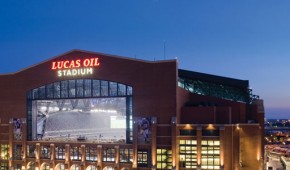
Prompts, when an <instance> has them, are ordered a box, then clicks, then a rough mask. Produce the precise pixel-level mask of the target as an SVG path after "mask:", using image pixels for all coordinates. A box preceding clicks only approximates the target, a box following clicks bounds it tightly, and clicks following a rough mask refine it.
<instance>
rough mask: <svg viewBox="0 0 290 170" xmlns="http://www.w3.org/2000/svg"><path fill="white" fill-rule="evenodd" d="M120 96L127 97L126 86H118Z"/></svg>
mask: <svg viewBox="0 0 290 170" xmlns="http://www.w3.org/2000/svg"><path fill="white" fill-rule="evenodd" d="M118 95H119V96H125V95H126V86H125V85H124V84H118Z"/></svg>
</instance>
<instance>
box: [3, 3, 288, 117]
mask: <svg viewBox="0 0 290 170" xmlns="http://www.w3.org/2000/svg"><path fill="white" fill-rule="evenodd" d="M164 45H165V55H164ZM72 49H81V50H86V51H93V52H101V53H107V54H115V55H120V56H125V57H131V58H138V59H144V60H151V61H154V60H163V59H175V58H177V60H178V64H179V68H182V69H188V70H192V71H197V72H202V73H208V74H214V75H219V76H225V77H231V78H236V79H242V80H249V81H250V87H251V88H252V89H253V93H254V94H256V95H259V96H260V98H261V99H263V100H264V105H265V109H266V117H267V118H290V1H289V0H279V1H274V0H227V1H226V0H35V1H33V0H30V1H27V0H11V1H10V0H7V1H5V0H2V1H0V51H1V55H0V57H1V63H0V73H1V74H6V73H12V72H16V71H19V70H21V69H24V68H26V67H29V66H31V65H34V64H37V63H39V62H42V61H44V60H47V59H49V58H52V57H54V56H57V55H60V54H62V53H65V52H67V51H69V50H72ZM0 83H1V82H0Z"/></svg>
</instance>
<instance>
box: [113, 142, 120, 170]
mask: <svg viewBox="0 0 290 170" xmlns="http://www.w3.org/2000/svg"><path fill="white" fill-rule="evenodd" d="M119 155H120V147H119V146H115V167H114V168H115V170H117V169H119V160H120V159H119Z"/></svg>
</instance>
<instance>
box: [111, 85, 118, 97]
mask: <svg viewBox="0 0 290 170" xmlns="http://www.w3.org/2000/svg"><path fill="white" fill-rule="evenodd" d="M110 96H117V83H116V82H110Z"/></svg>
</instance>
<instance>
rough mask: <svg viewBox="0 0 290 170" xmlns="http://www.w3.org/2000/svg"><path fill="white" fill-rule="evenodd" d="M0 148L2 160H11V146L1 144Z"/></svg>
mask: <svg viewBox="0 0 290 170" xmlns="http://www.w3.org/2000/svg"><path fill="white" fill-rule="evenodd" d="M0 146H1V150H0V151H1V152H0V158H1V159H2V160H8V159H9V145H8V144H1V145H0Z"/></svg>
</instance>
